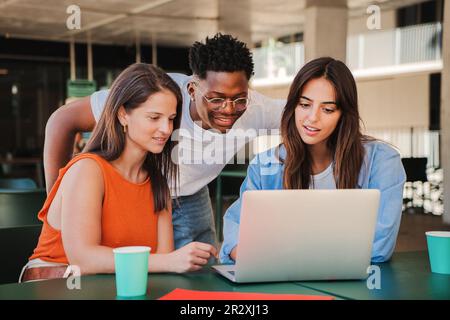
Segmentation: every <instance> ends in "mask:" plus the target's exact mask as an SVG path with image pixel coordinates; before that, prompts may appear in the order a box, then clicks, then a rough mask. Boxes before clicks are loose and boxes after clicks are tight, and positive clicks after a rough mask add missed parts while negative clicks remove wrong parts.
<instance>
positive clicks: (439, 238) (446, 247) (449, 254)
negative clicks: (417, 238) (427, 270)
mask: <svg viewBox="0 0 450 320" xmlns="http://www.w3.org/2000/svg"><path fill="white" fill-rule="evenodd" d="M425 235H426V236H427V245H428V256H429V258H430V265H431V271H432V272H434V273H442V274H450V232H449V231H430V232H426V233H425Z"/></svg>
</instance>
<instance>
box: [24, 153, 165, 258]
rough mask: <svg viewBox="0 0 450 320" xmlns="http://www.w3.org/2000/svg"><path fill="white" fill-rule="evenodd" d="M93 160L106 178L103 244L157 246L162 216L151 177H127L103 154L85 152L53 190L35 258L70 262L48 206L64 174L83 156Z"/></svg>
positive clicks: (42, 217) (44, 211) (42, 213)
mask: <svg viewBox="0 0 450 320" xmlns="http://www.w3.org/2000/svg"><path fill="white" fill-rule="evenodd" d="M85 158H89V159H93V160H95V161H96V162H97V164H98V165H99V166H100V168H101V170H102V173H103V181H104V192H105V193H104V198H103V205H102V239H101V245H102V246H107V247H111V248H117V247H124V246H149V247H151V248H152V251H153V250H154V249H156V246H157V239H158V234H157V231H158V215H157V214H156V213H155V210H154V206H153V193H152V189H151V185H150V180H149V179H147V180H146V181H145V182H143V183H140V184H135V183H132V182H130V181H128V180H126V179H124V178H123V177H122V176H121V175H120V173H119V172H118V171H117V170H116V169H115V168H114V167H113V166H112V165H111V164H110V163H109V162H108V161H106V160H105V159H103V158H102V157H100V156H98V155H95V154H90V153H83V154H80V155H78V156H76V157H75V158H73V159H72V160H71V161H70V162H69V163H68V164H67V165H66V166H65V167H64V168H62V169H60V171H59V176H58V179H57V180H56V182H55V185H54V186H53V188H52V190H51V191H50V193H49V195H48V196H47V199H46V200H45V202H44V206H43V207H42V209H41V211H39V214H38V218H39V220H41V221H42V222H43V226H42V231H41V235H40V237H39V242H38V244H37V247H36V249H34V252H33V255H32V256H31V257H30V260H32V259H36V258H39V259H42V260H44V261H48V262H58V263H66V264H69V261H68V260H67V256H66V254H65V251H64V246H63V243H62V238H61V231H60V230H56V229H54V228H53V227H52V226H50V224H49V223H48V221H47V213H48V209H49V207H50V205H51V203H52V201H53V199H54V198H55V195H56V192H57V191H58V188H59V186H60V184H61V181H62V179H63V177H64V174H65V173H66V172H67V170H69V168H70V167H71V166H72V165H73V164H74V163H75V162H77V161H79V160H81V159H85Z"/></svg>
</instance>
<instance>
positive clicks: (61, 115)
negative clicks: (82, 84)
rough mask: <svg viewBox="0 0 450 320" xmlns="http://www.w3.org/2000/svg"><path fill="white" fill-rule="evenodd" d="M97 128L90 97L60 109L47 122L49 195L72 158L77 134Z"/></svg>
mask: <svg viewBox="0 0 450 320" xmlns="http://www.w3.org/2000/svg"><path fill="white" fill-rule="evenodd" d="M94 126H95V119H94V115H93V114H92V110H91V102H90V97H85V98H81V99H78V100H76V101H73V102H71V103H68V104H67V105H64V106H62V107H60V108H58V109H57V110H56V111H55V112H53V114H52V115H51V116H50V118H49V119H48V121H47V125H46V126H45V141H44V171H45V185H46V189H47V193H49V192H50V190H51V188H52V187H53V184H54V183H55V181H56V179H57V177H58V170H59V169H60V168H62V167H64V166H65V165H66V163H67V162H68V161H69V160H70V159H71V158H72V151H73V142H74V139H75V134H76V133H77V132H86V131H92V129H93V128H94Z"/></svg>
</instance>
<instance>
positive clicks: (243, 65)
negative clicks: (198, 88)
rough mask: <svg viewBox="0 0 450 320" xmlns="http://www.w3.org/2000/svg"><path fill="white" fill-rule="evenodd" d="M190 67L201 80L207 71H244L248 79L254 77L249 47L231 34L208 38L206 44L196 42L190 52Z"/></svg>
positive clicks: (218, 34) (219, 34)
mask: <svg viewBox="0 0 450 320" xmlns="http://www.w3.org/2000/svg"><path fill="white" fill-rule="evenodd" d="M189 66H190V67H191V70H192V72H193V73H194V74H195V75H197V76H199V77H200V78H201V79H205V78H206V72H207V71H218V72H220V71H225V72H234V71H244V72H245V75H246V76H247V79H248V80H250V77H251V76H252V75H253V66H254V64H253V58H252V53H251V52H250V50H249V49H248V48H247V45H246V44H245V43H244V42H242V41H239V40H238V39H237V38H234V37H233V36H231V35H229V34H221V33H217V34H216V35H214V37H212V38H208V37H206V41H205V43H201V42H199V41H196V42H195V43H194V44H193V45H192V47H191V48H190V50H189Z"/></svg>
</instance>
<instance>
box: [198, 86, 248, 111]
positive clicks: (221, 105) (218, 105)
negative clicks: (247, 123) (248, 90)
mask: <svg viewBox="0 0 450 320" xmlns="http://www.w3.org/2000/svg"><path fill="white" fill-rule="evenodd" d="M194 85H195V86H197V87H198V90H199V91H200V93H201V94H202V97H203V99H205V100H206V102H207V103H208V105H210V106H211V109H212V110H213V111H219V110H223V109H225V108H226V107H227V102H231V103H233V107H234V110H236V111H237V112H241V111H244V110H245V109H247V106H248V104H249V102H250V99H249V98H248V97H241V98H237V99H234V100H230V99H225V98H208V97H207V96H206V95H205V93H204V92H203V91H202V90H201V89H200V85H199V84H198V83H197V82H194Z"/></svg>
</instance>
